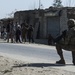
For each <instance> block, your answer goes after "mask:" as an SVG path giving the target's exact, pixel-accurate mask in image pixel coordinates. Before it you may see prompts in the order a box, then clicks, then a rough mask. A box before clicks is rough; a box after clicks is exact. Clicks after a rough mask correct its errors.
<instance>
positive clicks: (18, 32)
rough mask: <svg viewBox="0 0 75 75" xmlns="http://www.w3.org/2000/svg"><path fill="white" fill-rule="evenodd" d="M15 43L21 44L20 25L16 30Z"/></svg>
mask: <svg viewBox="0 0 75 75" xmlns="http://www.w3.org/2000/svg"><path fill="white" fill-rule="evenodd" d="M16 42H20V43H22V39H21V26H20V25H18V26H17V29H16Z"/></svg>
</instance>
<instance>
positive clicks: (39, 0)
mask: <svg viewBox="0 0 75 75" xmlns="http://www.w3.org/2000/svg"><path fill="white" fill-rule="evenodd" d="M40 5H41V0H39V9H40Z"/></svg>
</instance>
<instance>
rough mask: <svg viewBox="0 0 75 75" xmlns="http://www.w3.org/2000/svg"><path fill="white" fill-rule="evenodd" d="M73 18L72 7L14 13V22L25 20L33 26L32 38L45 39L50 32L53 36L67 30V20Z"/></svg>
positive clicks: (74, 14)
mask: <svg viewBox="0 0 75 75" xmlns="http://www.w3.org/2000/svg"><path fill="white" fill-rule="evenodd" d="M70 18H74V19H75V8H74V7H62V8H55V7H49V8H48V9H38V10H26V11H17V12H15V14H14V22H18V23H19V24H21V23H23V22H26V23H28V25H30V24H32V25H33V26H34V38H42V39H47V38H48V35H49V34H51V35H52V36H53V37H54V38H56V37H57V36H59V35H61V34H62V31H64V30H67V29H68V28H67V20H68V19H70Z"/></svg>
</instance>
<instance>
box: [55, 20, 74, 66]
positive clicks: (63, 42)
mask: <svg viewBox="0 0 75 75" xmlns="http://www.w3.org/2000/svg"><path fill="white" fill-rule="evenodd" d="M67 24H68V31H64V32H63V33H62V35H61V36H59V37H58V38H56V40H55V42H56V50H57V53H58V55H59V56H60V60H59V61H56V63H57V64H65V60H64V57H63V52H62V49H64V50H67V51H71V52H72V62H73V64H74V65H75V20H74V19H69V20H68V22H67Z"/></svg>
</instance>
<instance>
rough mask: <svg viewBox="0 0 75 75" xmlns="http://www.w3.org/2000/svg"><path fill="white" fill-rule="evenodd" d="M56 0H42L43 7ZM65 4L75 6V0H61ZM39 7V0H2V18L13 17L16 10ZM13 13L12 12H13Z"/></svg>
mask: <svg viewBox="0 0 75 75" xmlns="http://www.w3.org/2000/svg"><path fill="white" fill-rule="evenodd" d="M53 1H54V0H40V3H41V4H42V8H49V7H50V6H52V4H53ZM61 1H62V5H63V6H73V7H74V6H75V0H61ZM35 8H39V0H0V19H2V18H7V17H11V16H12V14H13V13H14V12H16V11H23V10H30V9H35ZM11 13H12V14H11Z"/></svg>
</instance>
